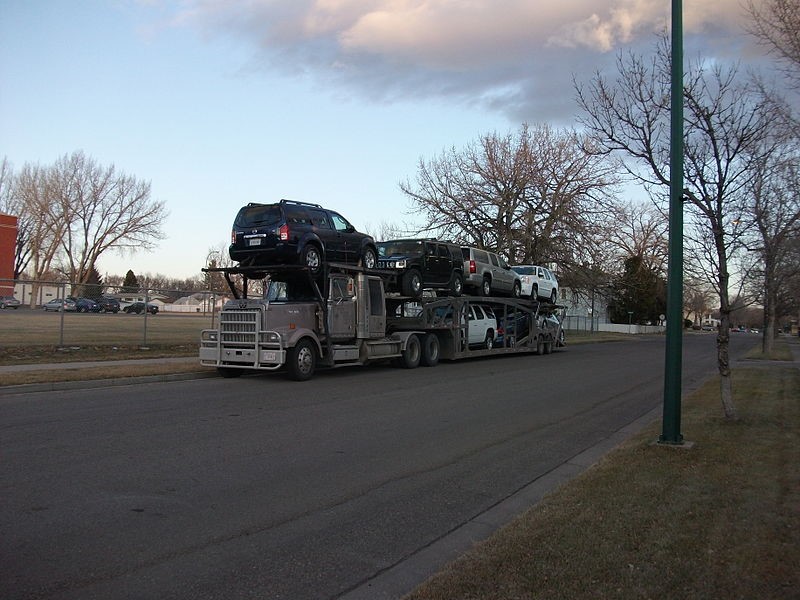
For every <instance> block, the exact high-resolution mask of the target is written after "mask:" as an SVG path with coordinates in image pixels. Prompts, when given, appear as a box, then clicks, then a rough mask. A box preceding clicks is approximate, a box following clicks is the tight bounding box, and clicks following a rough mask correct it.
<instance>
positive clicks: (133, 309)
mask: <svg viewBox="0 0 800 600" xmlns="http://www.w3.org/2000/svg"><path fill="white" fill-rule="evenodd" d="M122 311H123V312H126V313H128V314H129V315H130V314H137V315H141V314H142V313H143V312H144V302H134V303H133V304H129V305H128V306H126V307H125V308H123V309H122ZM147 312H149V313H150V314H151V315H155V314H157V313H158V305H156V304H150V303H149V302H148V303H147Z"/></svg>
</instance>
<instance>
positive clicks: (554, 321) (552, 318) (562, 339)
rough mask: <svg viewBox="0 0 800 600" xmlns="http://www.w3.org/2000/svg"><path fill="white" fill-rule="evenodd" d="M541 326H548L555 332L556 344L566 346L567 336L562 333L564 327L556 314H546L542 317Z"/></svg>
mask: <svg viewBox="0 0 800 600" xmlns="http://www.w3.org/2000/svg"><path fill="white" fill-rule="evenodd" d="M542 327H543V328H545V327H549V328H551V329H553V330H554V331H555V332H556V346H559V347H561V346H566V345H567V336H566V334H565V333H564V327H563V326H562V324H561V320H560V319H559V318H558V317H557V316H556V315H552V314H550V315H546V316H545V317H543V318H542Z"/></svg>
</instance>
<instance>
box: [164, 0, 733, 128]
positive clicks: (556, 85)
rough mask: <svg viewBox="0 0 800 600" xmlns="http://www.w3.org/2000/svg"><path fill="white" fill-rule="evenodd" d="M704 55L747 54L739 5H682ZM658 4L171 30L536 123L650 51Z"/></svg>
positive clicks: (327, 13)
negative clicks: (576, 86) (582, 88)
mask: <svg viewBox="0 0 800 600" xmlns="http://www.w3.org/2000/svg"><path fill="white" fill-rule="evenodd" d="M684 5H685V6H684V31H685V34H686V36H687V38H688V37H692V38H693V39H695V40H696V41H701V42H702V45H705V46H708V45H712V44H715V45H717V46H718V48H717V50H718V49H719V48H723V47H727V50H725V51H728V52H732V53H735V52H736V50H735V49H732V46H735V45H737V44H739V45H740V44H741V39H742V37H743V35H744V34H743V28H742V21H743V19H744V18H745V17H744V15H743V12H742V7H741V3H740V0H691V1H687V2H684ZM669 20H670V14H669V3H668V2H664V1H663V0H567V1H566V2H563V1H562V2H532V1H531V0H183V2H182V3H181V4H180V8H179V9H177V11H176V14H175V22H176V23H179V24H181V25H183V26H187V25H188V26H192V27H197V28H200V29H201V30H202V31H203V32H204V33H205V34H207V35H212V36H221V35H224V36H232V37H234V38H235V39H238V40H240V41H242V42H244V43H245V44H247V45H248V46H250V47H252V48H253V49H254V56H255V57H256V58H255V59H254V62H255V63H256V64H259V65H260V66H263V67H265V68H269V69H281V70H283V71H284V72H286V73H290V74H293V75H296V74H298V73H303V74H307V75H310V76H311V77H312V78H313V80H314V81H317V82H318V83H319V84H320V85H325V86H329V85H333V86H338V88H339V89H345V90H349V91H351V92H352V93H357V94H360V95H363V96H366V97H370V98H373V99H375V100H380V101H391V100H403V99H408V98H417V99H419V98H446V99H449V100H453V99H455V100H457V101H460V102H465V103H479V104H483V105H485V106H487V107H490V108H493V109H496V110H501V111H504V112H506V113H507V114H508V115H509V116H510V117H512V118H515V119H518V118H524V119H526V120H531V121H536V120H543V119H546V118H553V117H556V116H558V114H559V113H560V116H562V117H564V118H569V115H567V114H566V112H565V110H566V106H567V104H568V103H565V100H564V98H565V96H567V97H569V98H570V99H571V98H572V96H573V95H574V93H573V91H572V78H573V76H575V77H576V78H578V79H579V80H580V79H581V78H583V77H584V76H585V77H588V76H590V75H591V73H592V72H593V71H594V70H596V69H602V68H604V67H606V66H609V65H612V64H613V61H614V55H615V52H616V51H617V50H619V49H620V48H623V47H641V48H646V47H652V45H653V42H654V33H655V32H657V31H660V30H662V29H663V28H664V27H665V26H667V25H668V24H669Z"/></svg>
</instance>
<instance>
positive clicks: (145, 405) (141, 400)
mask: <svg viewBox="0 0 800 600" xmlns="http://www.w3.org/2000/svg"><path fill="white" fill-rule="evenodd" d="M756 343H758V338H757V337H755V336H745V335H742V336H733V339H732V350H733V352H732V355H733V356H736V355H739V354H741V353H742V352H744V351H745V350H747V349H749V348H751V347H752V346H754V345H755V344H756ZM683 352H684V375H683V382H684V387H685V388H689V387H693V386H695V385H697V384H698V382H700V381H701V380H702V379H704V378H705V377H706V376H708V375H709V374H710V373H711V372H712V371H713V369H714V361H715V337H714V336H713V335H689V336H686V338H685V342H684V350H683ZM663 363H664V340H663V338H647V337H640V338H635V339H632V340H630V341H626V342H619V343H607V344H591V345H582V346H572V347H570V346H568V347H567V348H566V349H565V350H563V351H560V352H557V353H555V354H553V355H549V356H533V355H521V356H510V357H497V358H495V357H492V358H487V359H476V360H469V361H460V362H455V363H447V362H446V363H442V364H440V365H439V366H438V367H436V368H432V369H430V368H419V369H416V370H414V371H407V370H402V369H395V368H390V367H369V368H366V369H359V368H351V369H340V370H336V371H330V372H323V373H318V374H317V376H315V378H314V379H313V380H311V381H309V382H305V383H296V382H290V381H287V380H285V379H284V378H283V377H282V376H281V375H278V374H268V375H260V376H256V377H243V378H240V379H235V380H225V379H221V378H220V379H216V378H214V379H202V380H196V381H184V382H173V383H160V384H139V385H131V386H123V387H115V388H107V389H87V390H82V391H61V392H48V393H42V394H38V393H29V394H20V395H16V396H4V397H0V428H1V429H0V431H1V432H2V434H1V435H2V437H0V450H1V458H0V489H2V496H1V497H0V597H2V598H4V599H6V600H12V599H22V598H64V599H66V598H69V599H72V598H74V599H78V598H80V599H94V598H96V599H104V600H112V599H119V598H137V599H138V598H158V599H167V598H176V599H177V598H180V599H184V598H185V599H190V598H191V599H193V600H196V599H206V598H219V599H225V600H233V599H238V598H287V599H292V600H301V599H304V598H337V597H340V596H342V595H344V594H346V593H347V592H348V591H352V590H354V589H364V586H366V585H369V583H368V582H369V581H370V580H371V578H372V577H374V576H376V575H378V574H380V573H382V572H384V571H385V570H386V569H389V568H390V567H392V566H393V565H397V564H403V562H402V561H404V559H407V558H409V557H413V556H415V555H417V554H418V553H419V552H420V551H421V550H424V549H425V548H429V547H430V545H431V544H432V543H434V542H435V541H436V540H438V539H440V538H442V537H443V536H446V535H447V534H448V532H452V531H454V530H456V529H457V528H458V527H459V526H461V525H463V524H464V523H466V522H468V521H470V520H471V519H474V518H475V517H476V516H477V515H480V514H481V513H483V512H484V511H486V510H487V509H490V508H491V507H493V506H496V505H497V504H498V503H500V502H502V501H503V500H504V499H506V498H508V497H509V496H511V495H512V494H514V492H516V491H517V490H520V489H522V488H523V487H524V486H526V485H528V484H530V483H531V482H533V481H536V480H537V479H539V478H541V477H542V476H544V475H545V474H547V473H549V472H551V471H552V470H553V469H555V468H556V467H558V465H561V464H563V463H564V462H565V461H567V460H569V459H570V457H573V456H575V455H577V454H579V453H580V452H582V451H584V450H585V449H587V448H590V447H592V446H593V445H594V444H596V443H598V442H599V441H601V440H603V439H607V438H608V437H609V436H610V435H611V434H613V432H616V431H618V430H619V429H621V428H622V427H624V426H625V425H627V424H628V423H630V422H631V421H633V420H635V419H637V418H639V417H641V416H642V415H644V414H646V413H648V412H649V411H651V410H652V409H654V408H656V407H658V406H659V405H660V403H661V397H662V394H663ZM359 586H361V587H360V588H359Z"/></svg>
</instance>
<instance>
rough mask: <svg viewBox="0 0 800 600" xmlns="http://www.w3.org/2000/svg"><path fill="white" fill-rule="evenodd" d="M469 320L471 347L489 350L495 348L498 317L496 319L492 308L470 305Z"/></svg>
mask: <svg viewBox="0 0 800 600" xmlns="http://www.w3.org/2000/svg"><path fill="white" fill-rule="evenodd" d="M467 319H468V321H469V339H468V343H469V345H470V346H476V345H480V346H481V347H483V348H487V349H491V348H494V338H495V333H496V331H497V317H495V314H494V311H493V310H492V307H491V306H481V305H479V304H470V307H469V314H468V315H467Z"/></svg>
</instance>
